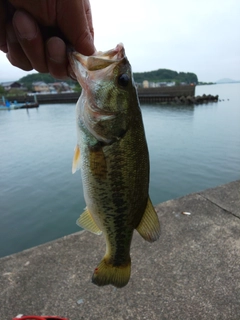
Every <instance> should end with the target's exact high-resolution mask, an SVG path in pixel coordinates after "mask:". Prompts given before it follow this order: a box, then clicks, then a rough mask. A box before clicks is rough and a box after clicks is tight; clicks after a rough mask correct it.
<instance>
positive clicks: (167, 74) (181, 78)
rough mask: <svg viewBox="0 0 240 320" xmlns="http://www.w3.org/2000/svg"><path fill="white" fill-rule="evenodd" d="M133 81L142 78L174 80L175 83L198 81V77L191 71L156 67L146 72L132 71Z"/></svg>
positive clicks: (142, 79)
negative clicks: (156, 68)
mask: <svg viewBox="0 0 240 320" xmlns="http://www.w3.org/2000/svg"><path fill="white" fill-rule="evenodd" d="M133 77H134V80H135V82H138V83H142V82H143V81H144V80H148V81H150V82H176V83H181V82H185V83H188V84H190V83H195V84H197V83H198V77H197V75H196V74H195V73H192V72H177V71H173V70H169V69H158V70H155V71H148V72H134V73H133Z"/></svg>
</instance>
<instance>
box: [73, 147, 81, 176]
mask: <svg viewBox="0 0 240 320" xmlns="http://www.w3.org/2000/svg"><path fill="white" fill-rule="evenodd" d="M79 169H80V149H79V146H78V145H76V148H75V150H74V156H73V163H72V173H75V172H76V171H77V170H79Z"/></svg>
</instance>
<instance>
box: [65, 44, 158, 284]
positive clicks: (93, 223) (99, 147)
mask: <svg viewBox="0 0 240 320" xmlns="http://www.w3.org/2000/svg"><path fill="white" fill-rule="evenodd" d="M69 60H70V63H71V66H72V69H73V71H74V73H75V75H76V77H77V80H78V81H79V83H80V85H81V87H82V93H81V96H80V98H79V100H78V102H77V106H76V120H77V146H76V149H75V154H74V158H73V167H72V171H73V173H74V172H75V171H76V170H77V169H79V168H81V174H82V182H83V190H84V198H85V201H86V205H87V207H86V209H85V211H84V212H83V213H82V215H81V216H80V218H79V219H78V220H77V224H78V225H79V226H81V227H82V228H84V229H86V230H88V231H91V232H93V233H96V234H101V233H103V235H104V237H105V240H106V253H105V256H104V257H103V259H102V261H101V262H100V264H99V265H98V267H97V268H95V270H94V273H93V276H92V281H93V283H94V284H96V285H98V286H104V285H108V284H112V285H113V286H115V287H123V286H125V285H126V284H127V283H128V281H129V278H130V273H131V258H130V246H131V241H132V236H133V231H134V229H136V230H137V231H138V232H139V233H140V235H141V236H142V237H143V238H144V239H145V240H147V241H149V242H153V241H155V240H157V239H158V238H159V233H160V224H159V221H158V217H157V214H156V212H155V210H154V208H153V205H152V203H151V200H150V198H149V195H148V188H149V155H148V148H147V143H146V138H145V133H144V127H143V121H142V115H141V110H140V107H139V101H138V96H137V91H136V87H135V85H134V80H133V76H132V71H131V66H130V63H129V61H128V59H127V57H126V55H125V51H124V47H123V45H122V44H119V45H117V47H116V48H115V49H112V50H109V51H107V52H98V53H96V54H95V55H93V56H90V57H87V56H84V55H82V54H79V53H77V52H74V51H73V52H70V53H69Z"/></svg>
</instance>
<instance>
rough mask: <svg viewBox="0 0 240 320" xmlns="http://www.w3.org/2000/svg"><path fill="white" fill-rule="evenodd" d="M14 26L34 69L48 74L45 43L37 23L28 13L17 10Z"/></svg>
mask: <svg viewBox="0 0 240 320" xmlns="http://www.w3.org/2000/svg"><path fill="white" fill-rule="evenodd" d="M13 26H14V30H15V33H16V35H17V38H18V41H19V43H20V45H21V47H22V49H23V51H24V53H25V55H26V56H27V58H28V60H29V61H30V63H31V65H32V67H33V68H34V69H36V70H37V71H38V72H43V73H46V72H48V68H47V63H46V59H45V50H44V42H43V39H42V35H41V32H40V30H39V27H38V24H37V23H36V21H35V20H34V19H33V18H32V16H31V15H29V14H28V13H27V12H25V11H23V10H17V11H16V12H15V14H14V16H13Z"/></svg>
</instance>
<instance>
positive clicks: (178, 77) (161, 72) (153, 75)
mask: <svg viewBox="0 0 240 320" xmlns="http://www.w3.org/2000/svg"><path fill="white" fill-rule="evenodd" d="M133 76H134V80H135V82H138V83H142V82H143V81H144V80H148V81H150V82H172V81H174V82H177V83H181V82H185V83H196V84H197V83H198V78H197V76H196V74H195V73H191V72H179V73H178V72H177V71H173V70H169V69H158V70H155V71H148V72H134V73H133ZM18 81H19V82H21V83H23V84H24V86H25V87H27V88H29V89H30V88H31V87H32V83H33V82H36V81H44V82H45V83H52V82H61V81H64V82H67V83H68V84H70V85H76V82H74V81H73V80H70V79H69V80H59V79H55V78H53V77H52V76H51V75H50V74H48V73H33V74H29V75H27V76H25V77H23V78H21V79H19V80H18Z"/></svg>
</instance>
